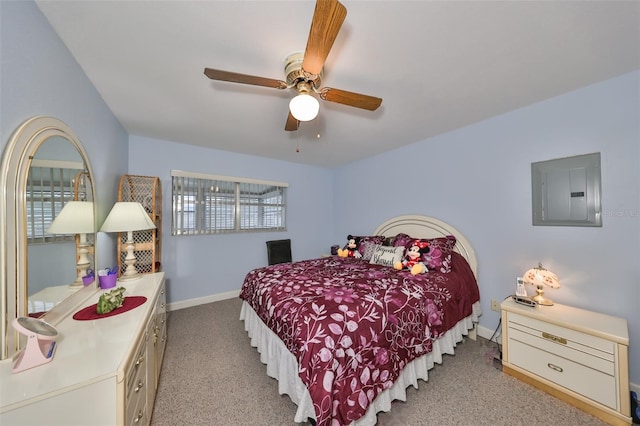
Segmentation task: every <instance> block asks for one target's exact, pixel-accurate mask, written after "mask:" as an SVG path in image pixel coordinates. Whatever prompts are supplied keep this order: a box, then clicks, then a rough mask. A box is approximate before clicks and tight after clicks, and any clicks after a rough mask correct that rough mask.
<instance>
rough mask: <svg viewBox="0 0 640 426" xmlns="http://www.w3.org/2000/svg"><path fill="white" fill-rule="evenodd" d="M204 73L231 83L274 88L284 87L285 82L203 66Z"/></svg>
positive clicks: (213, 78)
mask: <svg viewBox="0 0 640 426" xmlns="http://www.w3.org/2000/svg"><path fill="white" fill-rule="evenodd" d="M204 75H206V76H207V77H209V78H210V79H212V80H221V81H230V82H232V83H243V84H253V85H255V86H264V87H273V88H274V89H286V88H287V83H285V82H284V81H282V80H276V79H273V78H265V77H256V76H255V75H247V74H240V73H237V72H231V71H222V70H215V69H213V68H205V69H204Z"/></svg>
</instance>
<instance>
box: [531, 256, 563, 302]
mask: <svg viewBox="0 0 640 426" xmlns="http://www.w3.org/2000/svg"><path fill="white" fill-rule="evenodd" d="M522 281H523V282H525V283H526V284H533V285H535V286H536V291H537V293H538V294H537V295H536V296H535V297H533V300H535V301H536V302H537V303H538V304H539V305H546V306H551V305H553V301H551V300H550V299H547V298H545V297H544V289H543V286H547V287H551V288H560V279H559V278H558V276H557V275H556V274H554V273H553V272H551V271H548V270H546V269H545V268H543V267H542V263H538V266H537V267H535V268H531V269H529V270H528V271H527V272H525V273H524V275H523V277H522Z"/></svg>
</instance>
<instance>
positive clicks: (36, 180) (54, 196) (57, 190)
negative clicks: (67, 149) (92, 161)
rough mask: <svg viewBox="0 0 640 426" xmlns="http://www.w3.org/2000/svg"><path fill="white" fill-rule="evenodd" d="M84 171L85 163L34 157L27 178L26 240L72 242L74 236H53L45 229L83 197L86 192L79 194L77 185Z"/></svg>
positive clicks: (34, 241) (31, 241)
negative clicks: (59, 214) (65, 208)
mask: <svg viewBox="0 0 640 426" xmlns="http://www.w3.org/2000/svg"><path fill="white" fill-rule="evenodd" d="M85 174H86V173H85V172H84V166H83V164H82V163H75V162H68V161H54V160H38V159H34V160H33V161H32V162H31V167H29V175H28V177H27V194H26V202H27V241H28V242H29V243H44V242H50V241H73V240H74V238H75V237H74V236H73V235H50V234H47V233H46V230H47V229H48V228H49V226H50V225H51V222H53V219H54V218H55V217H56V216H57V215H58V213H60V210H62V207H63V206H64V205H65V204H66V203H67V201H71V200H82V199H84V198H85V194H82V193H78V194H77V195H76V187H78V188H83V187H84V185H80V186H78V185H76V183H77V180H78V179H81V178H82V176H83V175H85Z"/></svg>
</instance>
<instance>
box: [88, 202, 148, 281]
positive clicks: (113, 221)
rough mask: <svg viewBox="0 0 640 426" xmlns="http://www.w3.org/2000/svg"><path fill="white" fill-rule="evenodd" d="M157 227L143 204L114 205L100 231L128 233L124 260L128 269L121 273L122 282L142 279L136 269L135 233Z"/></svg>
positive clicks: (126, 203)
mask: <svg viewBox="0 0 640 426" xmlns="http://www.w3.org/2000/svg"><path fill="white" fill-rule="evenodd" d="M155 227H156V225H155V224H154V223H153V221H152V220H151V218H150V217H149V214H148V213H147V211H146V210H145V209H144V207H142V204H140V203H136V202H130V201H118V202H117V203H115V204H114V205H113V208H112V209H111V211H110V212H109V215H108V216H107V218H106V219H105V221H104V223H103V224H102V228H100V231H102V232H126V233H127V241H126V245H127V246H126V249H127V255H126V257H125V259H124V263H125V264H126V265H127V268H126V269H125V270H124V271H121V274H120V281H129V280H135V279H138V278H141V277H142V275H140V274H139V273H138V271H137V270H136V267H135V264H136V256H135V253H134V251H135V241H134V240H133V231H143V230H145V229H154V228H155Z"/></svg>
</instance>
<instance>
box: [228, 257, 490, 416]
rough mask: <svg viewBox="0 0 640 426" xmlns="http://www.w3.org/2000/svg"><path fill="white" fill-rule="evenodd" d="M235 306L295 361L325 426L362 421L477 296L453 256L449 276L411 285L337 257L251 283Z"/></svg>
mask: <svg viewBox="0 0 640 426" xmlns="http://www.w3.org/2000/svg"><path fill="white" fill-rule="evenodd" d="M240 297H241V298H242V299H243V300H245V301H247V302H248V303H249V304H250V305H251V307H252V308H253V310H254V311H255V312H256V313H257V314H258V316H259V317H260V318H261V319H262V321H263V322H264V323H265V324H266V325H267V326H268V327H269V328H270V329H271V330H272V331H273V332H274V333H276V334H277V335H278V336H279V337H280V339H282V341H283V343H284V344H285V346H286V347H287V348H288V349H289V351H291V353H292V354H293V355H294V356H295V357H296V359H297V361H298V366H299V368H298V374H299V376H300V378H301V379H302V382H303V383H304V384H305V385H306V386H307V389H308V390H309V393H310V396H311V400H312V401H313V403H314V408H315V413H316V420H317V424H318V425H319V426H320V425H322V426H324V425H346V424H349V423H351V422H352V421H354V420H357V419H359V418H360V417H362V416H363V415H364V414H365V412H366V410H367V407H368V406H369V403H370V402H371V401H373V400H374V399H375V398H376V396H377V395H378V394H379V393H380V392H382V391H383V390H385V389H387V388H389V387H391V385H392V384H393V383H394V381H395V380H396V378H397V377H398V375H399V374H400V371H401V370H402V369H403V368H404V366H405V365H406V364H407V363H409V362H410V361H412V360H413V359H415V358H418V357H420V356H422V355H424V354H426V353H428V352H430V351H431V349H432V340H434V339H436V338H438V337H439V336H441V335H443V334H444V333H445V332H446V331H447V330H448V329H449V328H451V327H452V326H453V325H455V324H456V323H457V322H458V321H460V320H461V319H462V318H464V317H467V316H469V315H470V314H471V312H472V304H473V303H474V302H476V301H478V300H479V292H478V286H477V284H476V280H475V277H474V275H473V273H472V272H471V269H470V268H469V265H468V264H467V262H466V261H465V260H464V258H463V257H462V256H460V255H458V254H457V253H453V258H452V267H451V272H449V273H441V272H431V271H430V272H428V273H426V274H421V275H415V276H413V275H411V273H410V272H408V271H404V272H400V271H396V270H395V269H393V268H390V267H388V266H380V265H372V264H369V263H368V262H366V261H362V260H360V259H353V258H340V257H337V256H332V257H326V258H321V259H313V260H306V261H302V262H295V263H285V264H279V265H273V266H268V267H264V268H259V269H255V270H253V271H251V272H249V273H248V274H247V276H246V278H245V281H244V284H243V286H242V291H241V293H240Z"/></svg>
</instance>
